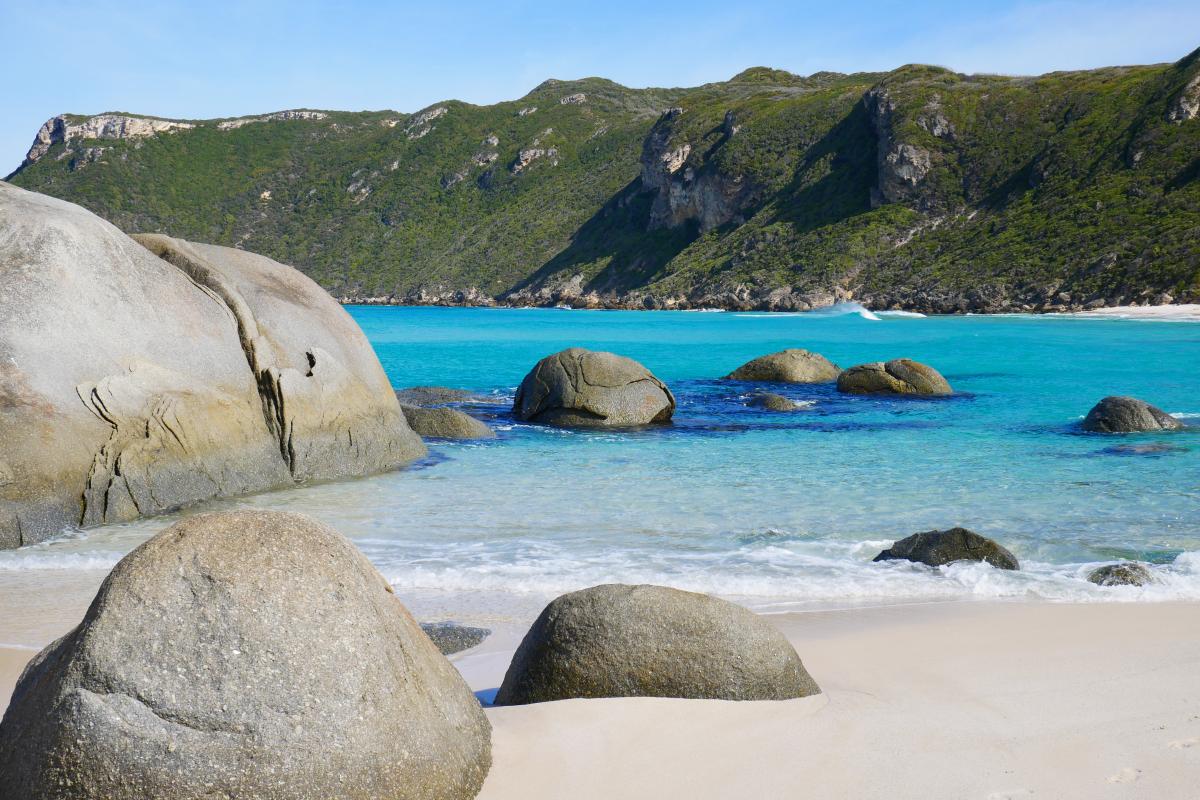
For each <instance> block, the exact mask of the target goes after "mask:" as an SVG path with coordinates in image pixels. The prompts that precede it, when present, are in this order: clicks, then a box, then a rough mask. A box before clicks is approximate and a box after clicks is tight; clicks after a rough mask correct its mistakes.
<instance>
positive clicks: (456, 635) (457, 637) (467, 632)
mask: <svg viewBox="0 0 1200 800" xmlns="http://www.w3.org/2000/svg"><path fill="white" fill-rule="evenodd" d="M421 630H423V631H425V635H426V636H428V637H429V638H430V640H431V641H432V642H433V643H434V644H435V645H437V649H438V650H440V651H441V652H442V654H443V655H447V656H448V655H453V654H454V653H461V652H462V651H463V650H470V649H471V648H472V647H475V646H476V645H478V644H480V643H482V642H483V640H484V639H486V638H487V637H488V636H490V635H491V633H492V632H491V631H490V630H488V629H487V628H474V627H471V626H470V625H458V624H456V623H453V622H422V623H421Z"/></svg>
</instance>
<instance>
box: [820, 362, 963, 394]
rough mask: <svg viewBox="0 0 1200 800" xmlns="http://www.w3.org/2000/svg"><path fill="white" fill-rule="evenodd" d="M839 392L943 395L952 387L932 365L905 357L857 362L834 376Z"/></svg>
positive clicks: (949, 391) (950, 390)
mask: <svg viewBox="0 0 1200 800" xmlns="http://www.w3.org/2000/svg"><path fill="white" fill-rule="evenodd" d="M837 388H838V391H839V392H846V393H847V394H919V395H947V394H952V393H953V390H952V389H951V388H950V384H949V383H947V381H946V379H945V378H943V377H942V376H941V373H939V372H938V371H937V370H935V369H934V368H933V367H929V366H926V365H925V364H922V363H920V362H917V361H913V360H911V359H908V358H895V359H892V360H891V361H888V362H887V363H883V362H875V363H872V364H859V365H858V366H855V367H850V369H848V370H846V371H844V372H843V373H842V374H841V375H839V376H838V379H837Z"/></svg>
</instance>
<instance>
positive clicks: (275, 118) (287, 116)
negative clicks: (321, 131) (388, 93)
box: [217, 109, 396, 131]
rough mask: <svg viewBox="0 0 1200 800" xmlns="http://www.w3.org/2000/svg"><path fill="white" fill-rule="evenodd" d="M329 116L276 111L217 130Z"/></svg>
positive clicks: (226, 122)
mask: <svg viewBox="0 0 1200 800" xmlns="http://www.w3.org/2000/svg"><path fill="white" fill-rule="evenodd" d="M328 116H329V115H328V114H327V113H325V112H324V111H307V110H304V109H289V110H287V111H275V112H273V113H271V114H263V115H261V116H257V117H239V118H238V119H227V120H224V121H222V122H218V123H217V129H218V130H222V131H232V130H237V129H238V128H241V127H242V126H244V125H252V124H254V123H256V122H287V121H290V120H297V119H303V120H314V119H326V118H327V117H328ZM388 121H389V122H391V123H392V124H391V125H390V126H389V127H394V126H395V124H396V121H395V120H388Z"/></svg>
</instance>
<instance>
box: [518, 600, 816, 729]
mask: <svg viewBox="0 0 1200 800" xmlns="http://www.w3.org/2000/svg"><path fill="white" fill-rule="evenodd" d="M820 691H821V690H820V688H819V687H818V686H817V684H816V682H815V681H813V679H812V678H811V677H810V676H809V674H808V672H807V671H806V670H805V668H804V664H803V663H801V661H800V656H798V655H797V654H796V651H795V649H794V648H793V647H792V645H791V643H790V642H788V640H787V639H786V638H785V637H784V635H783V634H782V633H780V632H779V630H778V629H776V628H774V627H773V626H771V624H770V623H768V622H766V621H765V620H764V619H763V618H762V617H759V616H757V615H756V614H754V613H752V612H750V611H749V610H747V609H745V608H742V607H741V606H738V605H734V604H733V603H730V602H727V601H725V600H720V599H718V598H715V597H709V596H708V595H704V594H696V593H694V592H684V591H681V590H679V589H670V588H667V587H664V586H649V585H641V586H628V585H624V584H606V585H602V586H593V587H591V588H589V589H583V590H581V591H578V592H571V593H570V594H565V595H562V596H561V597H559V598H557V599H555V600H554V601H553V602H551V603H550V605H548V606H546V608H545V609H544V610H543V611H542V613H541V615H540V616H539V617H538V618H537V621H536V622H534V624H533V627H532V628H530V630H529V632H528V633H527V634H526V635H525V638H524V640H523V641H522V642H521V646H520V647H519V648H518V649H517V652H516V654H515V655H514V656H513V660H512V663H511V664H510V665H509V667H508V672H507V673H506V674H505V676H504V682H503V683H502V684H501V686H500V691H499V692H498V693H497V695H496V705H523V704H526V703H540V702H546V701H550V700H565V699H568V698H574V697H683V698H704V699H718V700H788V699H792V698H797V697H807V696H809V695H813V694H819V693H820Z"/></svg>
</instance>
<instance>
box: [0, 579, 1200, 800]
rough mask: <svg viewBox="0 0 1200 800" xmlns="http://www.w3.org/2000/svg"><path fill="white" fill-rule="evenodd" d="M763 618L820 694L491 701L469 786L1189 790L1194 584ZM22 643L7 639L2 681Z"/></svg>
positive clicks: (1078, 793) (1197, 719) (474, 665)
mask: <svg viewBox="0 0 1200 800" xmlns="http://www.w3.org/2000/svg"><path fill="white" fill-rule="evenodd" d="M769 619H770V620H771V622H772V623H774V624H776V625H778V626H779V627H780V629H781V630H783V631H784V632H785V633H786V635H787V636H788V638H789V639H790V640H791V641H792V642H793V643H794V644H795V646H796V648H797V650H798V651H799V653H800V654H801V656H802V657H803V658H804V661H805V664H806V666H807V667H808V670H809V672H811V673H812V675H813V676H814V677H815V678H816V680H817V681H818V682H819V683H820V684H821V686H822V688H823V689H824V693H823V694H822V695H820V696H817V697H812V698H806V699H803V700H795V701H786V702H758V703H732V702H722V701H693V700H671V699H649V698H648V699H614V700H570V701H563V702H555V703H543V704H538V705H532V706H524V707H513V708H490V709H488V712H487V713H488V717H489V718H490V720H491V722H492V725H493V728H494V734H493V748H494V750H493V755H494V765H493V767H492V770H491V773H490V775H489V777H488V779H487V783H486V784H485V786H484V789H483V792H482V793H481V794H480V797H481V798H490V800H505V799H506V798H522V799H523V800H529V798H561V797H564V796H571V797H573V798H576V799H577V800H583V799H584V798H593V797H594V798H612V797H622V798H652V797H653V798H662V797H689V798H730V797H763V798H767V797H771V798H775V797H780V798H790V797H820V798H840V797H845V798H863V797H888V798H987V799H988V800H1000V799H1001V798H1024V797H1052V798H1081V799H1082V798H1126V797H1128V798H1143V797H1144V798H1156V799H1166V800H1169V799H1171V798H1179V799H1180V800H1186V799H1187V798H1195V797H1197V796H1200V790H1198V789H1197V787H1198V786H1200V638H1197V636H1196V631H1197V630H1200V605H1198V604H1194V603H1161V604H1157V603H1139V604H1105V605H1097V604H1048V603H985V602H952V603H931V604H921V605H894V606H884V607H877V608H866V609H853V610H846V611H826V612H811V613H802V614H784V615H774V616H771V617H769ZM62 632H63V631H62V630H58V631H49V630H47V631H46V633H47V634H48V635H50V634H53V635H57V634H58V633H62ZM3 635H4V631H3V627H2V624H0V638H2V637H3ZM519 635H520V631H519V629H513V630H503V631H498V632H497V634H496V635H494V636H493V637H492V638H490V639H489V640H488V641H487V642H485V643H484V644H483V645H481V646H480V647H478V648H476V649H475V650H473V651H468V652H467V653H465V654H462V655H460V656H458V657H457V658H455V659H454V660H455V663H456V664H457V665H458V667H459V669H460V670H461V671H462V673H463V674H464V676H465V677H466V678H467V680H468V682H469V683H470V684H471V687H472V688H473V689H474V690H476V691H477V692H479V693H480V694H481V695H483V696H484V697H487V696H488V695H489V694H490V692H489V691H488V690H493V689H495V687H497V686H498V685H499V683H500V680H501V678H502V676H503V672H504V669H505V667H506V666H507V663H508V658H509V656H510V655H511V652H512V650H513V648H514V647H515V645H516V642H517V640H518V637H519ZM32 655H33V651H31V650H22V649H14V648H3V649H0V696H3V697H6V698H7V697H8V696H9V694H10V693H11V689H12V685H13V683H14V681H15V680H16V678H17V675H18V674H19V670H20V668H21V665H22V664H23V663H24V662H25V661H26V660H28V658H30V657H31V656H32Z"/></svg>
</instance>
